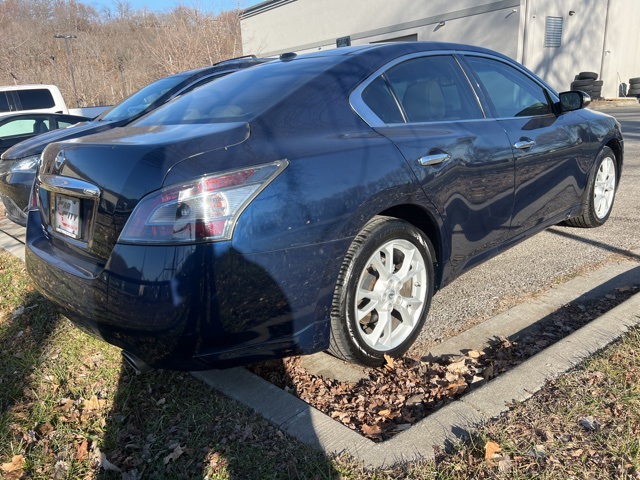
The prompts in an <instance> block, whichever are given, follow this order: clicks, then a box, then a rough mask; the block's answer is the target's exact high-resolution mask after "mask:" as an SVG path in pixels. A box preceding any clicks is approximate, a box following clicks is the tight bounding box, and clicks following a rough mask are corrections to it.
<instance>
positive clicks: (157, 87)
mask: <svg viewBox="0 0 640 480" xmlns="http://www.w3.org/2000/svg"><path fill="white" fill-rule="evenodd" d="M183 81H184V76H182V75H178V76H171V77H166V78H162V79H160V80H158V81H157V82H153V83H152V84H150V85H147V86H146V87H144V88H143V89H142V90H138V91H137V92H136V93H134V94H133V95H131V96H130V97H128V98H126V99H124V100H123V101H122V102H120V103H118V104H117V105H115V106H113V107H112V108H110V109H109V110H107V111H106V112H104V113H103V114H102V115H100V116H98V117H97V118H96V120H103V121H114V120H126V119H127V118H131V117H134V116H136V115H138V114H139V113H141V112H143V111H144V110H145V109H147V108H148V107H149V105H151V104H152V103H153V102H155V101H156V100H158V98H160V97H161V96H162V95H164V94H165V93H167V92H168V91H169V90H171V89H173V88H175V86H176V85H178V84H180V83H181V82H183Z"/></svg>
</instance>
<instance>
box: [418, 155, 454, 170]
mask: <svg viewBox="0 0 640 480" xmlns="http://www.w3.org/2000/svg"><path fill="white" fill-rule="evenodd" d="M450 158H451V155H450V154H448V153H446V152H442V153H434V154H432V155H425V156H424V157H420V158H419V159H418V163H419V164H420V165H422V166H423V167H429V166H433V165H439V164H441V163H442V162H446V161H447V160H449V159H450Z"/></svg>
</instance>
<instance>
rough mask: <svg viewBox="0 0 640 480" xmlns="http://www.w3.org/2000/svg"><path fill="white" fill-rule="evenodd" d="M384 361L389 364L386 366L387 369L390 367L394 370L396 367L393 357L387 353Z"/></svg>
mask: <svg viewBox="0 0 640 480" xmlns="http://www.w3.org/2000/svg"><path fill="white" fill-rule="evenodd" d="M384 359H385V361H386V362H387V364H386V365H385V367H389V368H393V367H394V366H395V360H394V359H393V357H390V356H389V355H387V354H386V353H385V354H384Z"/></svg>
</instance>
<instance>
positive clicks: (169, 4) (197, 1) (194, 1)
mask: <svg viewBox="0 0 640 480" xmlns="http://www.w3.org/2000/svg"><path fill="white" fill-rule="evenodd" d="M81 1H82V3H86V4H88V5H92V6H94V7H96V8H97V9H100V8H102V7H109V8H111V9H114V10H115V6H116V5H117V3H118V1H117V0H81ZM261 1H262V0H123V3H128V4H129V5H130V6H131V8H133V9H136V10H137V9H141V8H144V7H146V8H148V9H149V10H152V11H155V12H162V11H164V10H171V9H172V8H173V7H175V6H177V5H186V6H187V7H194V8H198V9H200V10H204V11H208V12H210V11H212V12H213V13H215V14H218V13H220V12H223V11H226V10H231V9H234V8H238V7H239V8H241V9H243V8H248V7H251V6H253V5H256V4H258V3H261Z"/></svg>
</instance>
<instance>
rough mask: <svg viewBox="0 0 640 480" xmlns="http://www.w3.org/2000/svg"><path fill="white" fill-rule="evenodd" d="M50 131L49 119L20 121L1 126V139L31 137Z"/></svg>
mask: <svg viewBox="0 0 640 480" xmlns="http://www.w3.org/2000/svg"><path fill="white" fill-rule="evenodd" d="M47 131H49V120H48V119H40V118H38V119H35V118H29V119H19V120H14V121H11V122H7V123H5V124H4V125H0V138H9V137H17V136H20V135H31V134H34V133H35V134H36V135H39V134H40V133H45V132H47Z"/></svg>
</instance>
